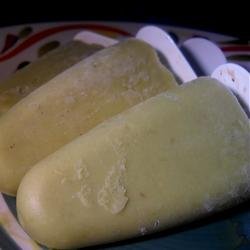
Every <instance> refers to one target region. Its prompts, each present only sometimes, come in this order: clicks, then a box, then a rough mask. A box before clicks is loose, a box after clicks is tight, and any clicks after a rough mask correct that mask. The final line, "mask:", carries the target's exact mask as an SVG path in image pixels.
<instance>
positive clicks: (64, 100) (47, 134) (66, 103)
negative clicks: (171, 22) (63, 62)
mask: <svg viewBox="0 0 250 250" xmlns="http://www.w3.org/2000/svg"><path fill="white" fill-rule="evenodd" d="M176 85H177V83H176V81H175V80H174V78H173V76H172V74H171V73H170V72H169V71H168V70H167V69H166V68H165V67H164V66H163V65H162V64H161V63H160V61H159V59H158V57H157V54H156V52H155V50H154V49H153V48H152V47H151V46H150V45H148V44H146V43H144V42H142V41H139V40H136V39H130V40H126V41H124V42H122V43H120V44H118V45H116V46H114V47H110V48H107V49H103V50H101V51H99V52H97V53H95V54H94V55H92V56H90V57H88V58H86V59H85V60H83V61H81V62H79V63H78V64H76V65H74V66H73V67H71V68H69V69H68V70H66V71H65V72H63V73H61V74H60V75H58V76H56V77H55V78H53V79H52V80H50V81H49V82H48V83H47V84H45V85H43V86H41V87H40V88H38V89H36V90H35V91H33V92H32V93H31V94H30V95H28V96H27V97H26V98H23V99H22V100H21V101H20V102H19V103H17V104H16V105H15V106H13V108H12V109H10V110H9V112H7V113H6V114H5V115H3V116H2V117H1V118H0V131H4V132H3V133H1V134H0V191H1V192H4V193H7V194H12V195H15V193H16V191H17V187H18V185H19V183H20V181H21V179H22V177H23V175H24V174H25V173H26V171H27V170H28V169H29V168H30V167H31V166H32V165H34V164H35V163H36V162H38V161H39V160H41V159H42V158H44V157H45V156H47V155H48V154H50V153H52V152H54V151H55V150H57V149H58V148H59V147H61V146H63V145H64V144H65V143H68V142H69V141H71V140H73V139H74V138H75V137H77V136H79V135H81V134H84V133H86V132H87V131H88V130H89V129H91V128H93V127H94V126H96V125H97V124H98V123H100V122H102V121H104V120H105V119H107V118H109V117H111V116H113V115H115V114H117V113H119V112H121V111H123V110H125V109H127V108H129V107H131V106H133V105H135V104H137V103H139V102H141V101H143V100H145V99H147V98H149V97H151V96H154V95H156V94H158V93H160V92H163V91H165V90H167V89H169V88H171V87H175V86H176Z"/></svg>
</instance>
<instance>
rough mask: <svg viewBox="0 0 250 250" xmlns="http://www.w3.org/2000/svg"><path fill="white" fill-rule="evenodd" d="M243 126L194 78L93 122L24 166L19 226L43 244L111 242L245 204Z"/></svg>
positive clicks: (246, 142)
mask: <svg viewBox="0 0 250 250" xmlns="http://www.w3.org/2000/svg"><path fill="white" fill-rule="evenodd" d="M249 152H250V127H249V122H248V118H247V117H246V115H245V113H244V112H243V111H242V109H241V107H240V105H239V103H238V102H237V100H236V98H235V97H234V96H233V95H232V94H231V92H229V91H228V90H227V89H226V88H225V87H223V86H222V85H221V84H220V83H219V82H217V81H216V80H213V79H210V78H200V79H197V80H195V81H193V82H191V83H188V84H187V85H185V86H183V87H179V88H175V89H172V90H168V91H167V92H164V93H161V94H159V95H157V96H155V97H152V98H150V99H148V100H146V101H144V102H142V103H140V104H138V105H136V106H134V107H132V108H131V109H129V110H127V111H125V112H123V113H121V114H118V115H117V116H115V117H113V118H111V119H109V120H107V121H105V122H103V123H102V124H100V125H98V126H97V127H95V128H94V129H92V130H91V131H89V132H88V133H86V134H84V135H82V136H81V137H79V138H77V139H75V140H74V141H72V142H70V143H69V144H67V145H65V146H64V147H62V148H60V149H59V150H58V151H56V152H55V153H53V154H51V155H50V156H48V157H47V158H45V159H44V160H42V161H41V162H39V163H38V164H37V165H36V166H34V167H33V168H32V169H31V170H30V171H29V172H28V173H27V174H26V175H25V177H24V178H23V180H22V182H21V184H20V186H19V189H18V193H17V211H18V217H19V220H20V222H21V224H22V226H23V227H24V229H25V230H26V231H27V232H28V233H29V235H30V236H31V237H32V238H33V239H35V240H37V241H38V242H39V243H42V244H44V245H46V246H48V247H52V248H59V249H65V248H77V247H84V246H89V245H95V244H101V243H107V242H112V241H117V240H121V239H125V238H129V237H135V236H139V235H144V234H146V233H151V232H155V231H158V230H162V229H166V228H169V227H171V226H175V225H178V224H181V223H183V222H187V221H191V220H194V219H196V218H200V217H202V216H204V215H206V214H210V213H213V212H215V211H218V210H220V209H223V208H226V207H228V206H230V205H233V204H236V203H238V202H240V201H241V199H244V198H247V197H249V191H250V175H249V171H250V165H249V162H250V154H249Z"/></svg>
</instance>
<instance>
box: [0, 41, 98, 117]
mask: <svg viewBox="0 0 250 250" xmlns="http://www.w3.org/2000/svg"><path fill="white" fill-rule="evenodd" d="M100 49H101V47H100V46H97V45H87V44H85V43H82V42H79V41H72V42H69V43H68V44H65V45H62V46H60V47H58V48H57V49H55V50H53V51H51V52H48V53H47V54H46V55H44V56H42V57H41V58H40V59H37V60H36V61H34V62H33V63H31V64H30V65H28V66H26V67H25V68H23V69H20V70H18V71H17V72H15V73H14V74H13V75H11V76H10V77H9V78H8V79H6V80H4V81H2V82H0V115H2V114H4V113H5V112H7V111H8V110H9V109H10V108H11V107H12V106H13V105H14V104H16V103H17V102H18V101H20V100H21V99H22V98H24V97H25V96H27V95H28V94H29V93H31V92H32V91H33V90H34V89H36V88H38V87H39V86H41V85H42V84H44V83H46V82H47V81H48V80H50V79H52V78H53V77H55V76H56V75H57V74H59V73H61V72H63V71H64V70H66V69H67V68H69V67H70V66H72V65H73V64H75V63H77V62H79V61H81V60H82V59H84V58H86V57H87V56H89V55H91V54H93V53H94V52H96V51H98V50H100Z"/></svg>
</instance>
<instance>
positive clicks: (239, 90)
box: [211, 63, 250, 112]
mask: <svg viewBox="0 0 250 250" xmlns="http://www.w3.org/2000/svg"><path fill="white" fill-rule="evenodd" d="M211 76H212V77H214V78H216V79H218V80H219V81H221V82H222V83H223V84H224V85H226V86H227V87H229V88H230V89H231V90H232V91H233V92H235V93H236V94H237V95H238V96H240V98H241V99H242V101H244V103H245V106H246V107H247V109H248V111H249V112H250V74H249V72H248V71H247V70H245V69H244V68H243V67H241V66H239V65H237V64H234V63H226V64H222V65H220V66H219V67H217V68H216V69H215V70H214V72H213V73H212V75H211Z"/></svg>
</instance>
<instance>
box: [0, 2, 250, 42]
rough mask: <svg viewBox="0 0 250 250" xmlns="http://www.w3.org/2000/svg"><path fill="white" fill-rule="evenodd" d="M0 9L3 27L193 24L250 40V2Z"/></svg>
mask: <svg viewBox="0 0 250 250" xmlns="http://www.w3.org/2000/svg"><path fill="white" fill-rule="evenodd" d="M244 2H245V3H244ZM0 9H1V12H0V26H8V25H15V24H23V23H32V22H48V21H68V20H72V21H74V20H108V21H131V22H147V23H154V24H157V23H158V24H167V25H175V26H182V27H191V28H197V29H202V30H207V31H213V32H218V33H223V34H228V35H233V36H237V37H240V38H242V39H244V41H246V40H250V21H249V19H250V14H249V7H248V4H247V1H243V2H241V1H235V0H234V1H232V0H231V1H229V0H228V1H227V2H223V1H222V2H221V1H208V0H202V1H197V2H193V1H188V0H186V1H181V0H171V1H170V0H168V1H157V0H155V1H154V0H151V1H128V0H127V1H126V0H119V1H107V0H106V1H98V0H92V1H91V0H88V1H84V0H82V1H75V0H67V1H60V2H59V1H53V0H51V1H41V0H36V1H35V0H33V1H29V2H25V1H21V2H17V3H16V2H11V1H9V2H7V1H6V0H5V1H3V2H2V3H1V4H0Z"/></svg>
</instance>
